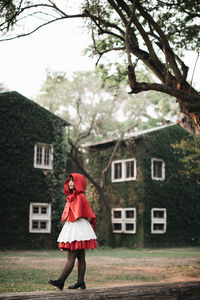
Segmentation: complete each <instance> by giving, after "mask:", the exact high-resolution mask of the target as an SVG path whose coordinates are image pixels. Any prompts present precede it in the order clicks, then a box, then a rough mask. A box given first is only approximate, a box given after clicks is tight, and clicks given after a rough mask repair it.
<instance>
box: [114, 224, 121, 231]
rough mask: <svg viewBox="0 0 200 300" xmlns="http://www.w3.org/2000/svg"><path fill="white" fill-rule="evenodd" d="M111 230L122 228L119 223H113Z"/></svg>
mask: <svg viewBox="0 0 200 300" xmlns="http://www.w3.org/2000/svg"><path fill="white" fill-rule="evenodd" d="M113 230H122V224H121V223H113Z"/></svg>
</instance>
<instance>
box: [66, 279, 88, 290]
mask: <svg viewBox="0 0 200 300" xmlns="http://www.w3.org/2000/svg"><path fill="white" fill-rule="evenodd" d="M78 288H81V289H82V290H85V289H86V285H85V282H84V281H83V282H80V283H78V282H76V283H74V284H73V285H71V286H69V287H68V289H70V290H72V289H78Z"/></svg>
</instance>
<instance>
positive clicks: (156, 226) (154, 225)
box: [153, 223, 164, 231]
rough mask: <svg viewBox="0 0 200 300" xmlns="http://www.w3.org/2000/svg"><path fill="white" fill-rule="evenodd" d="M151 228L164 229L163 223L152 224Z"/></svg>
mask: <svg viewBox="0 0 200 300" xmlns="http://www.w3.org/2000/svg"><path fill="white" fill-rule="evenodd" d="M153 230H159V231H160V230H162V231H163V230H164V224H155V223H154V224H153Z"/></svg>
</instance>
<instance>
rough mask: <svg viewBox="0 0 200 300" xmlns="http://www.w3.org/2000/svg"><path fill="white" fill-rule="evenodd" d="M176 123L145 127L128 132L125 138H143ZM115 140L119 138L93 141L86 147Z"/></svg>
mask: <svg viewBox="0 0 200 300" xmlns="http://www.w3.org/2000/svg"><path fill="white" fill-rule="evenodd" d="M175 125H176V124H170V125H162V126H158V127H154V128H150V129H145V130H141V131H135V132H132V133H129V134H127V135H126V136H124V138H123V140H128V139H130V138H141V137H142V136H144V135H146V134H149V133H152V132H154V131H158V130H161V129H164V128H168V127H171V126H175ZM115 141H117V139H108V140H104V141H102V142H97V143H92V144H88V145H86V147H95V146H99V145H103V144H109V143H114V142H115Z"/></svg>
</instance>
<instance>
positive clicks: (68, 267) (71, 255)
mask: <svg viewBox="0 0 200 300" xmlns="http://www.w3.org/2000/svg"><path fill="white" fill-rule="evenodd" d="M78 251H79V250H69V251H68V253H67V261H66V264H65V267H64V269H63V271H62V274H61V275H60V277H59V281H60V282H62V283H63V284H64V282H65V280H66V279H67V277H68V276H69V275H70V273H71V272H72V270H73V267H74V263H75V259H76V257H77V256H78Z"/></svg>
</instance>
